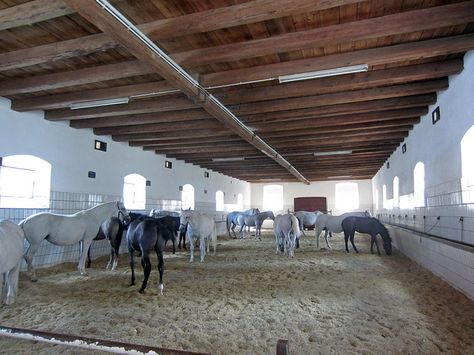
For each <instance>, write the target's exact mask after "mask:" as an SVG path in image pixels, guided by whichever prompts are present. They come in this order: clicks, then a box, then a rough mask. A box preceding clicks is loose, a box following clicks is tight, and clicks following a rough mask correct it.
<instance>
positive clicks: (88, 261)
mask: <svg viewBox="0 0 474 355" xmlns="http://www.w3.org/2000/svg"><path fill="white" fill-rule="evenodd" d="M91 264H92V261H91V248H89V249H87V264H86V267H87V268H90V267H91Z"/></svg>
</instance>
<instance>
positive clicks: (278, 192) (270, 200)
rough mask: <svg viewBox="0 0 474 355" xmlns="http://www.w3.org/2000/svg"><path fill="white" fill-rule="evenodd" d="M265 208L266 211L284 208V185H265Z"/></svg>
mask: <svg viewBox="0 0 474 355" xmlns="http://www.w3.org/2000/svg"><path fill="white" fill-rule="evenodd" d="M263 209H264V210H266V211H267V210H268V211H281V210H283V186H281V185H266V186H264V187H263Z"/></svg>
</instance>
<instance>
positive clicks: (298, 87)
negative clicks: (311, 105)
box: [215, 59, 463, 105]
mask: <svg viewBox="0 0 474 355" xmlns="http://www.w3.org/2000/svg"><path fill="white" fill-rule="evenodd" d="M462 69H463V61H462V59H453V60H447V61H444V62H434V63H425V64H417V65H409V66H403V67H396V68H390V69H384V70H376V71H369V72H366V73H357V74H351V75H338V76H332V77H326V78H320V79H314V80H303V81H299V82H294V83H287V84H279V85H271V86H264V87H260V88H245V89H236V88H232V89H231V90H226V91H224V92H217V93H216V94H215V95H216V97H218V98H219V99H221V100H223V102H225V103H226V104H227V105H232V104H242V103H249V102H256V101H267V100H274V99H286V98H291V97H299V96H308V95H322V94H331V93H336V92H342V91H351V90H363V89H370V88H374V87H381V86H389V85H390V86H392V85H399V84H409V83H412V82H415V81H423V80H433V79H443V78H445V77H448V76H450V75H454V74H459V73H460V72H461V71H462Z"/></svg>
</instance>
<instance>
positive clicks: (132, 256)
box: [128, 245, 135, 286]
mask: <svg viewBox="0 0 474 355" xmlns="http://www.w3.org/2000/svg"><path fill="white" fill-rule="evenodd" d="M128 257H129V260H130V269H131V270H132V278H131V280H130V286H133V285H135V251H134V250H133V248H132V247H131V246H130V245H129V246H128Z"/></svg>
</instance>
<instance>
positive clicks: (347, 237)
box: [344, 231, 349, 252]
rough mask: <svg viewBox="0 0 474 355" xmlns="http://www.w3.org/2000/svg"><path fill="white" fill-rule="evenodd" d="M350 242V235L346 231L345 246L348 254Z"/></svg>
mask: <svg viewBox="0 0 474 355" xmlns="http://www.w3.org/2000/svg"><path fill="white" fill-rule="evenodd" d="M348 240H349V233H347V232H346V231H344V244H345V245H346V252H349V246H348V245H347V242H348Z"/></svg>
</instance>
